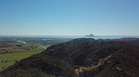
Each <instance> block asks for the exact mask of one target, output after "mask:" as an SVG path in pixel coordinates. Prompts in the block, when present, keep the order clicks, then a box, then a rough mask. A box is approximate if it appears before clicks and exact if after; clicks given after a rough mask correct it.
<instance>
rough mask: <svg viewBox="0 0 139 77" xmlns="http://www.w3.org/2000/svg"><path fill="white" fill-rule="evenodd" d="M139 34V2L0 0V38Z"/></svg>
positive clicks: (111, 0) (118, 0) (136, 0)
mask: <svg viewBox="0 0 139 77" xmlns="http://www.w3.org/2000/svg"><path fill="white" fill-rule="evenodd" d="M87 34H94V35H139V0H0V35H87Z"/></svg>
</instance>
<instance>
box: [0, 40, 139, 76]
mask: <svg viewBox="0 0 139 77" xmlns="http://www.w3.org/2000/svg"><path fill="white" fill-rule="evenodd" d="M138 76H139V39H135V38H128V39H126V38H124V39H116V40H95V39H91V38H80V39H75V40H72V41H70V42H65V43H61V44H57V45H52V46H50V47H49V48H48V49H46V50H45V51H44V52H42V53H40V54H37V55H34V56H31V57H29V58H27V59H24V60H21V61H20V62H17V63H16V64H14V65H13V66H11V67H9V68H7V69H6V70H4V71H2V72H1V77H138Z"/></svg>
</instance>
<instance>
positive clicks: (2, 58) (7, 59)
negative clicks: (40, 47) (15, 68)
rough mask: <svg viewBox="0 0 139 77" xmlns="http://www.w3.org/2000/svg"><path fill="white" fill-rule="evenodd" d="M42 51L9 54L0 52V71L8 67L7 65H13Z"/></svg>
mask: <svg viewBox="0 0 139 77" xmlns="http://www.w3.org/2000/svg"><path fill="white" fill-rule="evenodd" d="M38 53H40V52H38V51H35V52H21V53H9V54H0V71H2V70H4V69H6V68H7V67H9V66H11V65H13V64H14V63H16V62H17V61H20V60H21V59H24V58H27V57H30V56H31V55H34V54H38Z"/></svg>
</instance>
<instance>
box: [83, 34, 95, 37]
mask: <svg viewBox="0 0 139 77" xmlns="http://www.w3.org/2000/svg"><path fill="white" fill-rule="evenodd" d="M94 36H95V35H93V34H89V35H85V37H94Z"/></svg>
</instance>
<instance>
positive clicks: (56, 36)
mask: <svg viewBox="0 0 139 77" xmlns="http://www.w3.org/2000/svg"><path fill="white" fill-rule="evenodd" d="M0 37H32V38H37V37H40V38H73V39H76V38H94V39H120V38H139V36H93V37H86V36H85V35H74V36H72V35H10V36H0Z"/></svg>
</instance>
